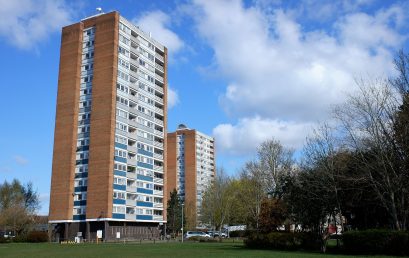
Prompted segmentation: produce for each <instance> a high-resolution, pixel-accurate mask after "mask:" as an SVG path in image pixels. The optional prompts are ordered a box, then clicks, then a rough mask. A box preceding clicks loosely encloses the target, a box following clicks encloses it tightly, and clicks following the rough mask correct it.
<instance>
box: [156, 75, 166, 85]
mask: <svg viewBox="0 0 409 258" xmlns="http://www.w3.org/2000/svg"><path fill="white" fill-rule="evenodd" d="M155 79H156V80H158V81H159V82H161V83H164V80H163V77H162V76H160V75H159V74H155Z"/></svg>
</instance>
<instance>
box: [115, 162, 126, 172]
mask: <svg viewBox="0 0 409 258" xmlns="http://www.w3.org/2000/svg"><path fill="white" fill-rule="evenodd" d="M114 170H119V171H125V172H126V165H125V164H121V163H114Z"/></svg>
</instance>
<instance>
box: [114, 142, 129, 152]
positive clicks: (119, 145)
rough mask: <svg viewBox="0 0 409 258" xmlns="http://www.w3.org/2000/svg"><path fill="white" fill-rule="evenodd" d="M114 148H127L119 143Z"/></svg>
mask: <svg viewBox="0 0 409 258" xmlns="http://www.w3.org/2000/svg"><path fill="white" fill-rule="evenodd" d="M115 147H117V148H120V149H124V150H126V149H127V147H128V146H127V145H125V144H121V143H117V142H116V143H115Z"/></svg>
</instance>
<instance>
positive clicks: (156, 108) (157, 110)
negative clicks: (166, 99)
mask: <svg viewBox="0 0 409 258" xmlns="http://www.w3.org/2000/svg"><path fill="white" fill-rule="evenodd" d="M155 112H156V113H158V114H160V115H162V116H163V109H161V108H158V107H155Z"/></svg>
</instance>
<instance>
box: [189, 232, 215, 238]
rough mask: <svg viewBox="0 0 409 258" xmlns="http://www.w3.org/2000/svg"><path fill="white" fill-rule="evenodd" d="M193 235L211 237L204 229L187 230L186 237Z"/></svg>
mask: <svg viewBox="0 0 409 258" xmlns="http://www.w3.org/2000/svg"><path fill="white" fill-rule="evenodd" d="M191 237H207V238H209V237H210V235H209V234H206V233H205V232H202V231H188V232H186V234H185V238H186V239H189V238H191Z"/></svg>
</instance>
